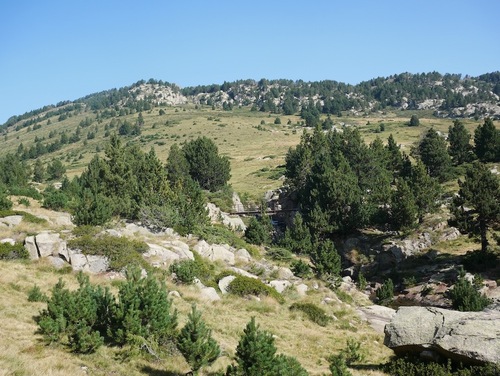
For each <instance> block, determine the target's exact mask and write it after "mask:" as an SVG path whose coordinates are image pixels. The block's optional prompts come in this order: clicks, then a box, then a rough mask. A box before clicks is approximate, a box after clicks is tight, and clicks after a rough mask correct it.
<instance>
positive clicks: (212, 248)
mask: <svg viewBox="0 0 500 376" xmlns="http://www.w3.org/2000/svg"><path fill="white" fill-rule="evenodd" d="M193 250H195V251H196V252H197V253H198V254H199V255H200V256H202V257H204V258H207V259H209V260H210V261H222V262H225V263H226V264H229V265H234V264H235V261H234V253H233V252H231V251H229V250H227V248H226V247H224V246H222V245H217V244H212V245H209V244H208V243H207V242H206V241H204V240H201V241H199V242H198V243H197V244H196V245H195V246H194V247H193Z"/></svg>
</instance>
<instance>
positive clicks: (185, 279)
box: [169, 260, 198, 284]
mask: <svg viewBox="0 0 500 376" xmlns="http://www.w3.org/2000/svg"><path fill="white" fill-rule="evenodd" d="M169 270H170V272H171V273H175V276H176V279H177V281H179V282H182V283H185V284H191V283H193V282H194V279H195V278H197V276H198V265H197V264H196V261H194V260H181V261H177V262H175V263H173V264H172V265H170V268H169Z"/></svg>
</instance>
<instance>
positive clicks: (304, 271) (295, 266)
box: [290, 259, 312, 278]
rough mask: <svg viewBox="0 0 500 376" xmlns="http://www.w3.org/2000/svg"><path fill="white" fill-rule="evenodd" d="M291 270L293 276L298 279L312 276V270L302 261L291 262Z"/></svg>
mask: <svg viewBox="0 0 500 376" xmlns="http://www.w3.org/2000/svg"><path fill="white" fill-rule="evenodd" d="M290 267H291V270H292V273H293V275H295V276H296V277H299V278H310V277H311V276H312V269H311V267H310V266H309V264H308V263H307V262H305V261H302V260H300V259H299V260H294V261H292V263H291V265H290Z"/></svg>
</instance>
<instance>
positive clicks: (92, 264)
mask: <svg viewBox="0 0 500 376" xmlns="http://www.w3.org/2000/svg"><path fill="white" fill-rule="evenodd" d="M87 265H88V271H89V272H90V273H95V274H97V273H104V272H105V271H106V270H108V268H109V260H108V258H107V257H106V256H97V255H95V256H94V255H88V256H87Z"/></svg>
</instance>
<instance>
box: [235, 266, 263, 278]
mask: <svg viewBox="0 0 500 376" xmlns="http://www.w3.org/2000/svg"><path fill="white" fill-rule="evenodd" d="M228 269H229V270H231V271H233V272H235V273H236V274H239V275H242V276H244V277H249V278H255V279H259V277H257V276H256V275H255V274H252V273H249V272H247V271H246V270H243V269H240V268H235V267H234V266H232V267H229V268H228Z"/></svg>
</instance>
